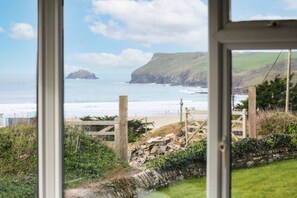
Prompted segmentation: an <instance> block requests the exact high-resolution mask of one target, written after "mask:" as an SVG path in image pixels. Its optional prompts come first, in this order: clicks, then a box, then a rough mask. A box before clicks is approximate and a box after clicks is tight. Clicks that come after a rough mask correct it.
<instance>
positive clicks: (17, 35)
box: [10, 23, 36, 40]
mask: <svg viewBox="0 0 297 198" xmlns="http://www.w3.org/2000/svg"><path fill="white" fill-rule="evenodd" d="M10 37H11V38H13V39H18V40H30V39H33V38H35V37H36V31H35V30H34V28H33V27H32V26H31V25H30V24H28V23H15V24H13V25H12V27H11V28H10Z"/></svg>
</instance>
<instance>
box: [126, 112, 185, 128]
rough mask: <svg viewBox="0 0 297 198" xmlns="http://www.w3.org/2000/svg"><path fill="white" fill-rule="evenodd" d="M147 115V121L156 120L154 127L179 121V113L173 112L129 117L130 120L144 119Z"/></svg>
mask: <svg viewBox="0 0 297 198" xmlns="http://www.w3.org/2000/svg"><path fill="white" fill-rule="evenodd" d="M145 117H147V122H154V127H153V129H157V128H160V127H162V126H165V125H168V124H173V123H177V122H179V119H180V118H179V115H177V114H173V115H155V116H143V117H138V116H137V117H133V116H132V117H129V120H132V119H144V118H145Z"/></svg>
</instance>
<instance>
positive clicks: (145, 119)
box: [144, 117, 147, 134]
mask: <svg viewBox="0 0 297 198" xmlns="http://www.w3.org/2000/svg"><path fill="white" fill-rule="evenodd" d="M144 121H145V134H147V117H145V118H144Z"/></svg>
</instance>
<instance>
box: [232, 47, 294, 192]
mask: <svg viewBox="0 0 297 198" xmlns="http://www.w3.org/2000/svg"><path fill="white" fill-rule="evenodd" d="M232 61H233V62H232V77H233V94H232V97H231V98H237V97H239V96H240V97H241V100H240V102H235V103H234V105H232V106H233V114H232V123H231V126H232V152H231V153H232V197H295V195H296V193H297V191H296V189H295V188H294V186H295V184H296V183H295V178H296V176H297V173H296V168H295V167H296V164H297V160H296V151H297V145H296V140H297V125H296V123H297V122H296V121H297V117H296V111H297V106H296V105H295V103H296V102H295V101H296V99H297V98H296V96H297V84H296V82H297V79H296V76H295V73H296V69H297V52H296V51H295V50H287V49H283V50H275V51H233V52H232ZM287 77H289V78H287ZM286 105H287V107H288V108H287V109H286Z"/></svg>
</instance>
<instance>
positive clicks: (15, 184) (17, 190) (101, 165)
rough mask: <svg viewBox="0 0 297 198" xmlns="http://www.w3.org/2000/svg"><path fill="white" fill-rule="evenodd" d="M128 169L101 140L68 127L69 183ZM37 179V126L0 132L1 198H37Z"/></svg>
mask: <svg viewBox="0 0 297 198" xmlns="http://www.w3.org/2000/svg"><path fill="white" fill-rule="evenodd" d="M127 167H129V166H128V164H127V163H126V162H124V161H122V160H121V159H119V158H118V157H117V156H116V154H115V153H114V152H113V151H112V150H111V149H110V148H107V147H106V146H104V145H103V144H102V142H101V140H100V139H99V138H98V137H97V138H96V137H91V136H89V135H86V134H85V133H84V132H83V131H82V130H81V129H79V128H78V127H66V128H65V133H64V170H65V180H66V184H68V183H69V181H70V180H72V179H76V180H77V179H78V180H80V179H83V181H88V180H89V179H92V178H96V179H97V180H98V179H100V178H104V177H105V176H107V174H108V173H109V172H110V171H113V172H116V171H119V170H121V169H125V168H127ZM3 178H4V179H3ZM36 178H37V137H36V127H35V126H34V125H17V126H15V127H13V128H2V129H0V197H34V194H35V190H36V185H37V184H36V182H37V179H36ZM80 183H82V181H80ZM71 184H75V182H73V183H72V182H71ZM29 195H30V196H29Z"/></svg>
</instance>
